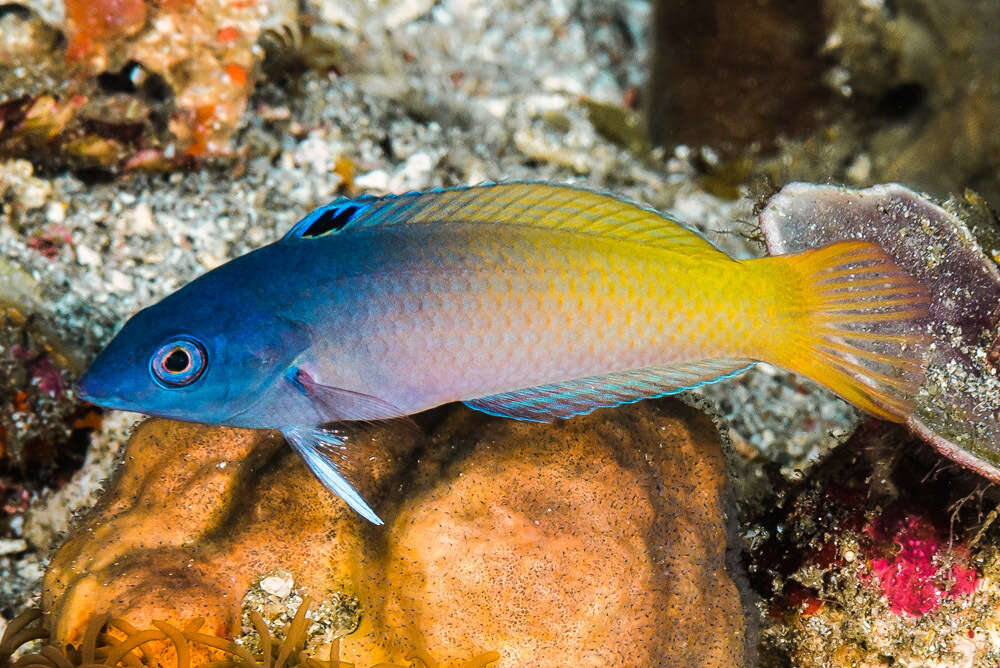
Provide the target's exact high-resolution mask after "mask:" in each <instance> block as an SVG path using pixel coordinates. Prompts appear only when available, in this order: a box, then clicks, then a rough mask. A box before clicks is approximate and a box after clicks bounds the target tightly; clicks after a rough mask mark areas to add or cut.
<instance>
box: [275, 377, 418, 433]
mask: <svg viewBox="0 0 1000 668" xmlns="http://www.w3.org/2000/svg"><path fill="white" fill-rule="evenodd" d="M287 377H288V380H289V381H290V382H291V383H292V384H293V385H294V386H295V387H296V388H297V389H298V390H299V391H300V392H302V393H303V394H305V395H306V396H307V397H309V399H310V400H311V401H312V402H313V403H314V404H315V405H316V406H317V408H318V409H319V411H318V412H319V413H320V414H321V415H323V416H324V417H325V418H326V420H327V421H329V422H334V421H339V420H384V419H387V418H395V417H400V416H402V415H404V414H405V412H404V411H402V410H400V409H398V408H396V407H395V406H393V405H392V404H390V403H388V402H386V401H383V400H382V399H379V398H378V397H373V396H371V395H368V394H363V393H361V392H354V391H353V390H346V389H343V388H340V387H331V386H329V385H324V384H322V383H321V382H319V381H317V380H316V379H315V378H313V377H312V375H311V374H310V373H309V372H308V371H306V370H305V369H303V368H302V367H299V366H294V367H291V368H290V369H289V370H288V372H287Z"/></svg>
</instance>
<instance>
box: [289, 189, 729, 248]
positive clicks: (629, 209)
mask: <svg viewBox="0 0 1000 668" xmlns="http://www.w3.org/2000/svg"><path fill="white" fill-rule="evenodd" d="M443 222H464V223H477V222H482V223H487V222H488V223H504V224H509V225H523V226H528V227H544V228H548V229H554V230H566V231H573V232H577V233H580V234H587V235H592V236H598V237H608V238H613V239H618V240H621V241H632V242H635V243H641V244H647V245H652V246H670V247H676V246H677V245H678V244H683V245H688V246H697V247H706V246H711V244H709V242H708V241H705V240H704V239H703V238H701V237H700V236H698V233H697V232H694V231H692V230H690V229H689V228H687V227H685V226H683V225H681V224H680V223H677V222H676V221H673V220H670V219H669V218H666V217H665V216H663V215H662V214H660V213H658V212H656V211H654V210H653V209H650V208H647V207H643V206H640V205H638V204H635V203H633V202H629V201H627V200H623V199H620V198H618V197H616V196H613V195H607V194H603V193H598V192H594V191H592V190H587V189H584V188H579V187H576V186H565V185H555V184H549V183H532V182H512V183H487V184H482V185H477V186H463V187H457V188H447V189H441V190H428V191H425V192H411V193H406V194H403V195H386V196H384V197H378V198H376V197H372V196H370V195H365V196H362V197H359V198H356V199H347V198H341V199H338V200H336V201H334V202H332V203H330V204H328V205H326V206H322V207H320V208H318V209H316V210H315V211H313V212H311V213H310V214H309V215H308V216H306V217H305V218H303V219H302V220H301V221H299V222H298V223H296V225H295V226H294V227H293V228H292V229H291V230H290V231H289V232H288V234H287V235H285V238H286V239H291V238H309V237H314V236H320V235H325V234H333V233H338V232H340V231H350V230H356V229H363V228H367V227H374V226H389V225H406V224H414V223H443Z"/></svg>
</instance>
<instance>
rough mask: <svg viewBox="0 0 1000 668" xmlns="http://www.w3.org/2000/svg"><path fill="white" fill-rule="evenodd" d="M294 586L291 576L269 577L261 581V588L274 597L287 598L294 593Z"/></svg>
mask: <svg viewBox="0 0 1000 668" xmlns="http://www.w3.org/2000/svg"><path fill="white" fill-rule="evenodd" d="M292 584H293V582H292V576H291V575H284V576H282V575H269V576H267V577H266V578H264V579H263V580H261V581H260V588H261V590H263V591H264V592H266V593H268V594H271V595H272V596H277V597H278V598H285V597H286V596H288V595H289V594H291V593H292Z"/></svg>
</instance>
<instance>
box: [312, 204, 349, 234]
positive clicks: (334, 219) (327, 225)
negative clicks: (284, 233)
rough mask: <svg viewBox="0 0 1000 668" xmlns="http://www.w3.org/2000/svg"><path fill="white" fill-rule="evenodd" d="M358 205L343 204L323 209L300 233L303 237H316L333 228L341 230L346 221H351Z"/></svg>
mask: <svg viewBox="0 0 1000 668" xmlns="http://www.w3.org/2000/svg"><path fill="white" fill-rule="evenodd" d="M357 210H358V207H356V206H345V207H344V208H343V209H329V210H328V211H324V212H323V214H322V215H321V216H320V217H319V218H317V219H316V220H314V221H313V224H312V225H310V226H309V228H308V229H307V230H306V231H305V232H303V233H302V236H303V237H318V236H320V235H321V234H326V233H327V232H330V231H333V230H341V229H343V227H344V226H345V225H347V223H349V222H351V218H353V217H354V214H355V213H356V212H357Z"/></svg>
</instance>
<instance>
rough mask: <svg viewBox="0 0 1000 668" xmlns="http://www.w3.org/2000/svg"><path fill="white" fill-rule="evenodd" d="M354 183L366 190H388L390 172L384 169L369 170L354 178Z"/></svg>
mask: <svg viewBox="0 0 1000 668" xmlns="http://www.w3.org/2000/svg"><path fill="white" fill-rule="evenodd" d="M354 185H356V186H358V187H359V188H362V189H364V190H377V191H379V192H387V191H388V190H389V173H388V172H386V171H385V170H384V169H376V170H374V171H371V172H367V173H366V174H362V175H360V176H358V177H357V178H356V179H354Z"/></svg>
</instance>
